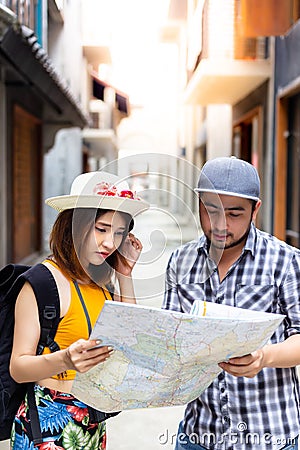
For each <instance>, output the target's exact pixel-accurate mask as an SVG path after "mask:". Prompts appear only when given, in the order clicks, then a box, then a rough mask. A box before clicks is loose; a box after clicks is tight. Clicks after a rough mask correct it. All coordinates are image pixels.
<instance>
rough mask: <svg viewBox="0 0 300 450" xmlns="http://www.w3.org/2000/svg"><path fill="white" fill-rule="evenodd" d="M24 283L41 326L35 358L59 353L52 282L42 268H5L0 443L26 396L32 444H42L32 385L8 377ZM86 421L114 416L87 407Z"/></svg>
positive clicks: (0, 273)
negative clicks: (31, 294) (34, 302)
mask: <svg viewBox="0 0 300 450" xmlns="http://www.w3.org/2000/svg"><path fill="white" fill-rule="evenodd" d="M26 281H28V282H29V283H30V285H31V287H32V289H33V291H34V294H35V297H36V300H37V305H38V311H39V320H40V326H41V335H40V339H39V343H38V347H37V352H36V353H37V355H40V354H42V352H43V350H44V348H45V347H48V348H49V349H50V350H51V352H55V351H57V350H59V346H58V345H57V343H56V342H55V341H54V337H55V334H56V330H57V327H58V324H59V321H60V301H59V295H58V290H57V286H56V282H55V279H54V278H53V276H52V273H51V272H50V270H49V269H48V268H47V267H46V266H45V265H44V264H36V265H35V266H25V265H18V264H9V265H7V266H5V267H4V268H3V269H2V270H0V441H2V440H5V439H9V438H10V434H11V429H12V425H13V421H14V418H15V415H16V413H17V411H18V408H19V406H20V404H21V403H22V401H23V399H24V398H25V395H26V393H27V395H28V403H29V414H30V421H31V428H32V435H33V442H34V444H39V443H41V442H42V435H41V430H40V424H39V419H38V411H37V406H36V403H35V395H34V383H17V382H15V381H14V380H13V379H12V377H11V376H10V373H9V364H10V355H11V351H12V344H13V333H14V310H15V303H16V299H17V297H18V294H19V292H20V290H21V288H22V287H23V285H24V283H25V282H26ZM88 410H89V415H90V418H91V419H92V420H94V421H98V422H101V421H104V420H106V419H108V418H109V417H113V416H115V415H117V414H119V411H118V412H115V413H105V412H102V411H97V410H95V409H93V408H91V407H88Z"/></svg>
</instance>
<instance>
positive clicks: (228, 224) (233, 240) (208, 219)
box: [199, 192, 260, 250]
mask: <svg viewBox="0 0 300 450" xmlns="http://www.w3.org/2000/svg"><path fill="white" fill-rule="evenodd" d="M259 207H260V201H259V202H258V203H257V204H256V207H255V209H254V211H253V203H252V201H251V200H248V199H245V198H240V197H234V196H232V195H218V194H214V193H210V192H204V193H202V194H201V198H200V205H199V211H200V222H201V226H202V229H203V232H204V234H205V236H206V237H207V238H208V239H209V240H210V241H211V245H212V246H213V247H215V248H217V249H224V250H225V249H229V248H232V247H236V246H238V245H241V246H243V245H244V243H245V242H246V239H247V236H248V232H249V229H250V225H251V221H252V220H254V219H255V217H256V215H257V212H258V209H259Z"/></svg>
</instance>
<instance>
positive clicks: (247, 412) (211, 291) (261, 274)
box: [163, 225, 300, 450]
mask: <svg viewBox="0 0 300 450" xmlns="http://www.w3.org/2000/svg"><path fill="white" fill-rule="evenodd" d="M299 295H300V251H299V250H298V249H295V248H293V247H291V246H288V245H287V244H286V243H284V242H282V241H279V240H278V239H276V238H275V237H273V236H271V235H269V234H267V233H264V232H262V231H260V230H258V229H256V228H255V226H254V225H252V226H251V229H250V232H249V235H248V239H247V242H246V245H245V247H244V249H243V252H242V255H241V256H240V258H239V259H238V261H236V262H235V263H234V264H233V266H232V267H231V268H230V269H229V271H228V273H227V275H226V277H225V278H224V279H223V280H222V282H220V280H219V276H218V271H217V267H216V265H215V263H214V262H213V261H212V260H211V259H210V258H209V256H208V248H207V242H206V238H205V237H204V236H202V237H201V238H200V240H198V241H192V242H189V243H187V244H185V245H183V246H181V247H179V248H178V249H177V250H175V251H174V252H173V254H172V256H171V258H170V260H169V264H168V269H167V277H166V293H165V299H164V304H163V308H165V309H171V310H175V311H181V312H184V313H189V312H190V309H191V305H192V303H193V301H194V300H195V299H198V300H205V299H206V300H207V301H212V302H215V303H222V304H225V305H229V306H236V307H239V308H246V309H252V310H257V311H265V312H270V313H279V314H284V315H285V316H286V318H285V319H284V320H283V322H282V323H281V324H280V325H279V327H278V329H277V330H276V332H275V333H274V334H273V336H272V338H271V343H277V342H282V341H284V340H285V339H286V338H288V337H289V336H291V335H293V334H297V333H300V301H299ZM299 406H300V403H299V385H298V379H297V372H296V368H290V369H274V368H264V369H263V370H261V371H260V372H259V373H258V374H257V375H256V376H255V377H254V378H245V377H234V376H232V375H229V374H227V373H226V372H224V371H223V372H221V373H220V374H219V376H218V377H217V378H216V379H215V380H214V381H213V383H212V384H211V385H210V386H209V387H208V388H207V389H206V390H205V391H204V392H203V393H202V394H201V396H200V397H199V398H197V399H196V400H194V401H192V402H191V403H189V404H188V405H187V408H186V411H185V417H184V422H183V425H184V430H185V432H186V433H187V435H188V437H189V441H187V442H192V443H198V444H199V445H201V446H203V447H205V448H209V449H210V448H211V449H215V450H225V449H226V450H229V449H236V450H237V449H239V450H254V449H256V450H258V449H259V450H262V449H279V448H283V447H285V445H287V443H289V440H291V439H293V438H294V437H296V436H297V435H298V434H299V424H300V421H299V415H300V409H299Z"/></svg>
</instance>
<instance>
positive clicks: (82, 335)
mask: <svg viewBox="0 0 300 450" xmlns="http://www.w3.org/2000/svg"><path fill="white" fill-rule="evenodd" d="M47 262H49V263H51V264H52V265H53V266H54V267H56V268H58V269H59V267H58V266H57V265H56V264H55V263H54V262H52V261H49V260H47ZM78 286H79V289H80V292H81V295H82V298H83V300H84V303H85V306H86V309H87V311H88V315H89V318H90V322H91V326H92V327H93V326H94V325H95V323H96V320H97V317H98V315H99V314H100V311H101V310H102V308H103V305H104V302H105V300H111V295H110V293H109V292H108V291H107V290H106V289H105V288H102V287H97V286H89V285H85V284H79V283H78ZM70 288H71V301H70V306H69V309H68V311H67V312H66V314H65V316H64V317H62V319H61V320H60V322H59V325H58V328H57V331H56V335H55V342H57V344H58V345H59V347H60V349H61V350H64V349H65V348H67V347H69V345H71V344H72V343H73V342H75V341H77V340H78V339H88V337H89V330H88V322H87V318H86V315H85V312H84V310H83V306H82V304H81V301H80V298H79V296H78V293H77V291H76V288H75V285H74V283H73V281H72V280H70ZM48 353H50V350H49V349H48V348H45V349H44V352H43V354H48ZM75 375H76V371H75V370H67V371H66V372H65V373H64V374H58V375H54V376H52V377H51V378H55V379H60V380H61V379H64V380H74V378H75Z"/></svg>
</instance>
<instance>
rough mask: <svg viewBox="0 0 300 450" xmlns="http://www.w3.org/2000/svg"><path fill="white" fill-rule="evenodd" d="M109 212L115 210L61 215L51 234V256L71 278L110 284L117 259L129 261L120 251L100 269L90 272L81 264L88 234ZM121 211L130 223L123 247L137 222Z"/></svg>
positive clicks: (77, 210)
mask: <svg viewBox="0 0 300 450" xmlns="http://www.w3.org/2000/svg"><path fill="white" fill-rule="evenodd" d="M109 211H111V210H108V209H95V208H75V209H67V210H65V211H62V212H61V213H60V214H59V215H58V216H57V219H56V221H55V223H54V225H53V228H52V231H51V234H50V249H51V252H52V255H51V257H52V258H53V259H54V261H55V262H56V263H57V264H58V266H59V268H60V269H61V270H62V272H63V273H64V274H65V275H66V276H67V277H69V278H72V279H77V280H79V281H82V282H85V283H90V284H97V285H100V284H107V283H108V282H109V281H110V279H111V276H112V274H113V270H114V268H115V267H116V263H117V260H119V261H120V260H121V261H122V262H123V263H124V262H125V258H124V257H123V256H122V255H121V253H120V252H119V251H118V250H116V251H114V252H113V253H112V254H111V255H110V256H109V257H108V258H107V259H106V260H105V261H104V262H103V263H102V264H101V265H100V266H94V265H90V267H89V269H88V272H86V270H85V269H84V268H83V267H82V265H81V263H80V254H81V251H82V248H83V246H84V245H85V242H86V238H87V236H88V234H89V233H90V231H91V230H92V229H93V227H94V226H95V222H96V220H97V219H98V218H99V217H101V216H102V215H104V214H105V213H107V212H109ZM118 212H119V214H121V215H122V216H123V217H124V218H125V221H126V231H127V233H126V232H125V233H124V237H123V239H122V242H121V245H122V243H123V241H124V239H125V238H126V236H127V234H128V233H129V231H131V230H132V228H133V225H134V221H133V219H132V217H131V216H130V215H129V214H127V213H123V212H120V211H118Z"/></svg>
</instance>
